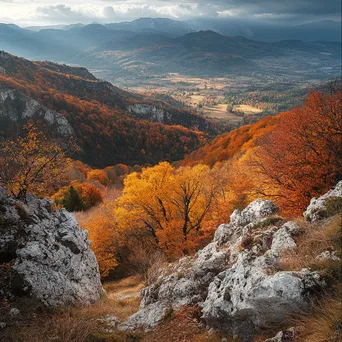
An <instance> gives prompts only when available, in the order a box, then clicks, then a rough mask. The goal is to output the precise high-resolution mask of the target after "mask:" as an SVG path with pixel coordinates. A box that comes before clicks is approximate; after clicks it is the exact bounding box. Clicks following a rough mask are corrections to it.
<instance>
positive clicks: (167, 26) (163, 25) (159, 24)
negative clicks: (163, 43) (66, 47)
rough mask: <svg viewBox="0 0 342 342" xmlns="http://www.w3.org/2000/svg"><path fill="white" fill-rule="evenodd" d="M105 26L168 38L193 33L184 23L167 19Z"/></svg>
mask: <svg viewBox="0 0 342 342" xmlns="http://www.w3.org/2000/svg"><path fill="white" fill-rule="evenodd" d="M105 26H106V27H108V28H110V29H111V30H128V31H133V32H151V33H163V34H164V35H168V36H182V35H184V34H187V33H190V32H193V31H194V30H193V29H191V28H190V27H189V25H188V23H186V22H182V21H177V20H172V19H167V18H140V19H136V20H133V21H131V22H123V23H112V24H107V25H105Z"/></svg>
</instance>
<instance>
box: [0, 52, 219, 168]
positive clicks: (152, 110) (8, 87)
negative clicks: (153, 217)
mask: <svg viewBox="0 0 342 342" xmlns="http://www.w3.org/2000/svg"><path fill="white" fill-rule="evenodd" d="M0 67H1V73H0V86H1V98H0V109H1V112H0V118H1V123H2V125H1V131H2V136H4V137H7V138H8V137H10V136H12V135H13V134H14V133H16V132H17V130H18V124H19V127H22V126H23V125H24V124H25V122H26V121H27V120H28V119H29V118H30V119H33V120H34V121H35V122H36V123H37V124H38V125H39V126H41V127H43V128H44V129H45V131H46V132H49V134H50V135H52V136H61V135H62V136H63V134H61V127H60V126H59V123H58V122H62V121H63V123H64V124H63V125H65V126H68V127H69V126H70V127H69V128H68V131H69V133H68V134H67V135H70V132H71V131H73V132H74V135H75V137H76V138H77V142H78V144H79V145H80V147H81V151H80V152H79V155H78V157H79V158H81V159H82V160H83V161H85V162H88V163H89V164H91V165H96V166H107V165H113V164H117V163H126V164H129V165H134V164H145V163H152V164H153V163H156V162H158V161H160V160H164V159H167V160H175V159H178V158H181V157H182V156H183V155H184V153H186V152H187V151H189V150H192V149H194V148H196V147H198V146H199V145H200V144H201V141H202V139H203V138H204V136H205V134H204V133H202V132H209V131H211V130H212V129H213V127H212V125H211V124H210V122H208V121H207V120H206V119H204V118H202V117H200V116H199V115H196V114H193V113H191V112H188V111H183V110H180V109H176V108H173V107H171V106H169V105H168V104H166V103H165V102H163V101H161V100H155V99H153V98H148V97H142V96H139V95H136V94H133V93H130V92H126V91H123V90H121V89H119V88H117V87H115V86H113V85H112V84H110V83H108V82H103V81H100V80H98V79H96V78H95V77H94V76H93V75H92V74H91V73H89V72H88V71H87V70H86V69H84V68H72V67H68V66H65V65H57V64H54V63H50V62H30V61H28V60H25V59H22V58H17V57H15V56H13V55H10V54H8V53H6V52H1V53H0ZM62 131H63V129H62ZM64 135H65V134H64ZM64 138H65V137H64ZM169 141H173V142H174V144H173V145H172V146H171V145H170V144H169Z"/></svg>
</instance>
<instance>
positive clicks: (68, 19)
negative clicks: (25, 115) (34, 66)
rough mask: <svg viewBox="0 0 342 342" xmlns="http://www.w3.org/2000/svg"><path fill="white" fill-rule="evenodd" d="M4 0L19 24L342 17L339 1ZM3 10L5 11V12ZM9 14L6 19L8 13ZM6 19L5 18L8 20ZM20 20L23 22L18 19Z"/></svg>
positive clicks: (1, 18) (2, 0)
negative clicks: (150, 19) (57, 1)
mask: <svg viewBox="0 0 342 342" xmlns="http://www.w3.org/2000/svg"><path fill="white" fill-rule="evenodd" d="M62 1H63V2H64V3H62V4H55V3H54V0H34V1H30V0H0V3H1V4H2V5H1V6H4V8H5V10H4V11H1V12H0V21H3V20H6V22H8V21H11V20H12V22H14V23H16V24H19V25H20V24H21V23H22V22H25V21H26V22H30V23H31V24H32V23H35V24H42V23H44V24H49V23H62V24H63V23H73V22H83V23H89V22H92V21H97V22H109V21H112V22H114V21H124V20H133V19H136V18H139V17H167V18H172V19H180V20H187V19H195V18H227V17H230V18H240V19H244V20H245V19H248V20H268V21H279V22H281V21H291V20H295V21H299V22H300V21H303V22H305V21H310V20H311V21H314V20H321V19H340V18H341V15H340V11H341V4H340V1H339V0H286V1H285V0H211V1H210V0H177V1H168V0H157V1H154V0H87V1H91V2H87V3H85V2H84V0H62ZM1 13H3V14H1ZM4 13H6V18H5V16H4ZM4 18H5V19H4ZM18 21H20V22H18Z"/></svg>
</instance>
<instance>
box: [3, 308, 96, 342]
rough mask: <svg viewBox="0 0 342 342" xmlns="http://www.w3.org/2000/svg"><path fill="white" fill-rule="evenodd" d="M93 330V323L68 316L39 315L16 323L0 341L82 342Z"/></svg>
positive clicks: (6, 331)
mask: <svg viewBox="0 0 342 342" xmlns="http://www.w3.org/2000/svg"><path fill="white" fill-rule="evenodd" d="M94 328H95V322H94V321H89V320H84V319H77V318H75V317H72V316H71V315H70V314H67V313H65V314H60V315H40V316H39V317H37V318H32V319H31V320H30V321H26V322H25V321H24V322H18V323H17V324H14V325H13V326H12V327H10V328H9V329H6V330H5V332H4V336H3V337H2V338H1V336H0V341H6V342H49V341H57V342H84V341H86V340H87V338H88V337H89V336H90V335H91V333H92V331H93V330H94Z"/></svg>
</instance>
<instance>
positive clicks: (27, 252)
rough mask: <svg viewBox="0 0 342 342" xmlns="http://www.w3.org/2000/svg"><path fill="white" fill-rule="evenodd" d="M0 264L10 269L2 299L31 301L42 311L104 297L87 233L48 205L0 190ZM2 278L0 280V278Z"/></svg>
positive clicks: (35, 199) (62, 211)
mask: <svg viewBox="0 0 342 342" xmlns="http://www.w3.org/2000/svg"><path fill="white" fill-rule="evenodd" d="M0 230H1V235H0V263H10V264H11V276H10V277H6V276H4V277H2V278H3V279H5V280H6V279H7V280H6V281H7V284H6V283H5V284H4V283H2V284H1V285H2V288H3V290H2V291H1V293H0V295H2V296H13V295H15V296H29V297H31V298H34V299H37V300H39V301H41V302H42V303H43V304H45V305H46V306H52V307H57V306H63V305H70V304H76V303H80V304H90V303H93V302H95V301H96V300H98V299H99V298H100V296H101V294H102V285H101V281H100V273H99V268H98V263H97V260H96V257H95V255H94V253H93V252H92V250H91V248H90V241H89V240H88V233H87V231H85V230H83V229H81V228H79V227H78V224H77V222H76V220H75V218H74V216H73V215H72V214H71V213H69V212H67V211H66V210H64V209H62V210H58V211H56V210H55V209H54V208H53V205H52V202H50V201H49V200H47V199H43V200H40V199H37V198H36V197H34V196H32V195H31V196H28V197H27V203H22V202H20V201H16V200H13V199H11V198H10V197H9V196H8V195H7V194H6V192H5V191H4V190H3V189H0ZM0 278H1V277H0Z"/></svg>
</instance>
